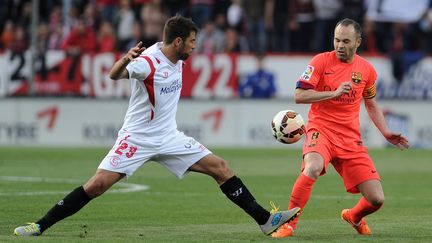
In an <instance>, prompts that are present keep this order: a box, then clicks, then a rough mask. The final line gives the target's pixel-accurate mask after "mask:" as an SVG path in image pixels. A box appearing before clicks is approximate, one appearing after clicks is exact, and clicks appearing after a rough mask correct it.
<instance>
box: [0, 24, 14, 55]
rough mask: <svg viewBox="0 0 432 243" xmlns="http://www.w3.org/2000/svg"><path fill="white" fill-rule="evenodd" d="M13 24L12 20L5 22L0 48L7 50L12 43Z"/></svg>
mask: <svg viewBox="0 0 432 243" xmlns="http://www.w3.org/2000/svg"><path fill="white" fill-rule="evenodd" d="M13 30H14V23H13V21H12V20H7V21H6V23H5V26H4V28H3V32H2V34H1V37H0V43H1V44H0V48H1V49H7V48H9V46H10V44H11V43H12V41H13Z"/></svg>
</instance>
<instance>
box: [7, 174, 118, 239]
mask: <svg viewBox="0 0 432 243" xmlns="http://www.w3.org/2000/svg"><path fill="white" fill-rule="evenodd" d="M122 177H123V175H122V174H119V173H116V172H111V171H106V170H101V169H98V170H97V171H96V174H95V175H94V176H93V177H92V178H91V179H90V180H89V181H88V182H87V183H86V184H85V185H84V186H79V187H77V188H75V190H73V191H72V192H71V193H69V194H68V195H67V196H66V197H65V198H63V199H62V200H60V201H59V202H58V203H57V204H56V205H54V207H52V208H51V209H50V210H49V211H48V212H47V213H46V215H45V216H43V217H42V218H41V219H39V220H38V221H37V222H35V223H28V224H25V225H22V226H19V227H17V228H15V230H14V234H15V235H17V236H38V235H41V234H42V233H43V232H44V231H45V230H47V229H48V228H49V227H51V226H52V225H54V224H55V223H57V222H58V221H60V220H62V219H64V218H66V217H69V216H71V215H73V214H75V213H76V212H78V211H79V210H81V208H83V207H84V206H85V205H86V204H87V203H88V202H90V200H92V199H93V198H95V197H97V196H100V195H101V194H103V193H104V192H105V191H106V190H108V189H109V188H110V187H111V186H112V185H114V183H116V182H117V181H119V180H120V179H121V178H122Z"/></svg>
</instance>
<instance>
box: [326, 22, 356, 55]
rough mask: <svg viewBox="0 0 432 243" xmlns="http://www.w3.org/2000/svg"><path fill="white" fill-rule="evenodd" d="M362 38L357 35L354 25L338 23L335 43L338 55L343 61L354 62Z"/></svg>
mask: <svg viewBox="0 0 432 243" xmlns="http://www.w3.org/2000/svg"><path fill="white" fill-rule="evenodd" d="M360 43H361V38H360V37H359V36H358V35H357V33H356V31H355V29H354V26H352V25H349V26H342V25H338V26H337V27H336V29H335V32H334V39H333V44H334V48H335V50H336V57H337V58H338V59H339V60H340V61H342V62H348V63H349V62H352V60H353V59H354V55H355V53H356V51H357V48H358V47H359V46H360Z"/></svg>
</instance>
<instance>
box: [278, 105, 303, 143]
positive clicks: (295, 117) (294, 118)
mask: <svg viewBox="0 0 432 243" xmlns="http://www.w3.org/2000/svg"><path fill="white" fill-rule="evenodd" d="M271 125H272V133H273V136H274V137H275V138H276V140H278V141H279V142H281V143H286V144H291V143H295V142H297V141H298V140H300V138H301V137H302V136H303V134H305V125H304V120H303V117H302V116H301V115H300V114H299V113H297V112H295V111H293V110H283V111H279V112H278V113H277V114H276V115H275V116H274V117H273V120H272V124H271Z"/></svg>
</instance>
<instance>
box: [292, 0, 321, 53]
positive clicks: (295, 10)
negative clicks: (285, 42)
mask: <svg viewBox="0 0 432 243" xmlns="http://www.w3.org/2000/svg"><path fill="white" fill-rule="evenodd" d="M289 4H290V6H289V10H290V13H289V17H290V30H291V35H290V37H291V50H292V51H296V52H309V51H311V50H313V48H312V40H314V38H315V37H314V36H313V33H314V21H315V19H314V13H315V9H314V6H313V3H312V0H292V1H289Z"/></svg>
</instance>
